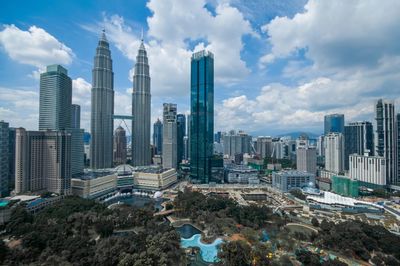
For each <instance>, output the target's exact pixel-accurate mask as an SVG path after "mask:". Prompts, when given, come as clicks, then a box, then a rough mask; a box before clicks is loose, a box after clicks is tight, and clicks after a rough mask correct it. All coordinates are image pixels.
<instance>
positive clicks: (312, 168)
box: [296, 145, 317, 175]
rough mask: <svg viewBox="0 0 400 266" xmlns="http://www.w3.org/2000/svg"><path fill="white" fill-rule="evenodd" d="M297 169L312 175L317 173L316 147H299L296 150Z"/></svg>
mask: <svg viewBox="0 0 400 266" xmlns="http://www.w3.org/2000/svg"><path fill="white" fill-rule="evenodd" d="M296 168H297V170H298V171H305V172H308V173H311V174H314V175H315V174H316V173H317V150H316V149H315V147H310V146H309V145H306V146H299V147H297V150H296Z"/></svg>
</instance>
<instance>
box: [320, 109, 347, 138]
mask: <svg viewBox="0 0 400 266" xmlns="http://www.w3.org/2000/svg"><path fill="white" fill-rule="evenodd" d="M329 133H342V134H344V115H343V114H331V115H326V116H325V118H324V134H325V135H328V134H329Z"/></svg>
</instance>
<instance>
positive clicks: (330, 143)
mask: <svg viewBox="0 0 400 266" xmlns="http://www.w3.org/2000/svg"><path fill="white" fill-rule="evenodd" d="M324 143H325V170H326V171H328V172H331V173H334V174H342V173H343V171H344V137H343V135H342V134H341V133H329V134H328V135H326V136H325V142H324Z"/></svg>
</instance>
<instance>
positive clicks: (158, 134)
mask: <svg viewBox="0 0 400 266" xmlns="http://www.w3.org/2000/svg"><path fill="white" fill-rule="evenodd" d="M153 145H154V147H155V148H156V154H157V155H161V154H162V145H163V123H162V122H161V121H160V119H157V121H156V122H155V123H154V124H153Z"/></svg>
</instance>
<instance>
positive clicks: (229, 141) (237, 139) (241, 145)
mask: <svg viewBox="0 0 400 266" xmlns="http://www.w3.org/2000/svg"><path fill="white" fill-rule="evenodd" d="M222 139H223V142H224V155H228V156H229V157H230V158H231V159H232V158H235V155H236V154H242V155H243V154H244V153H250V151H251V139H252V138H251V136H249V135H248V134H246V133H245V132H243V131H239V132H238V133H236V132H235V131H234V130H232V131H230V132H229V134H227V135H224V136H223V137H222Z"/></svg>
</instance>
